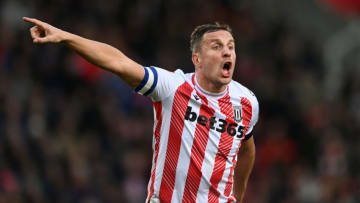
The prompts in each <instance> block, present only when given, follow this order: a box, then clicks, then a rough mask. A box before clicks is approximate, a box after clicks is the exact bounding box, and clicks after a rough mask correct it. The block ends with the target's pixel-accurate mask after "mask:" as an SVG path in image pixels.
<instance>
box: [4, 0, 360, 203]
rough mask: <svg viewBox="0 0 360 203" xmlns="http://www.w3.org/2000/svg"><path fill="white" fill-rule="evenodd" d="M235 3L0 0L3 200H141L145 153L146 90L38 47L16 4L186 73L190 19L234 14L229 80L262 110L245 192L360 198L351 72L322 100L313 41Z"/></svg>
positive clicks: (318, 202)
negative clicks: (136, 90) (250, 95)
mask: <svg viewBox="0 0 360 203" xmlns="http://www.w3.org/2000/svg"><path fill="white" fill-rule="evenodd" d="M236 2H237V1H230V0H224V1H215V0H213V1H205V0H197V1H190V0H186V1H173V0H170V1H165V0H152V1H145V0H135V1H115V2H111V3H108V2H107V3H104V2H103V1H97V0H90V1H89V0H87V1H85V0H75V1H67V0H61V1H60V0H50V1H41V0H36V1H32V2H31V3H30V2H28V1H23V0H5V1H2V2H0V11H1V21H0V25H1V26H0V40H1V41H0V141H1V142H0V202H7V203H12V202H14V203H20V202H26V203H28V202H29V203H42V202H54V203H64V202H66V203H69V202H74V203H115V202H129V203H138V202H144V200H145V195H146V189H147V181H148V179H149V175H150V167H151V160H152V154H151V146H152V129H153V126H152V119H153V118H152V116H153V114H152V108H151V106H152V104H151V101H149V100H148V99H147V98H145V97H142V96H139V95H136V94H135V93H134V92H133V91H132V90H131V89H130V88H128V86H127V85H126V84H125V83H123V82H122V81H121V80H120V79H118V78H117V77H116V76H114V75H112V74H110V73H107V72H105V71H102V70H99V69H96V68H94V67H93V65H91V64H89V63H87V62H85V61H84V60H83V59H82V58H80V57H79V56H77V55H76V54H75V53H72V52H70V51H69V50H68V49H66V48H65V47H64V48H61V47H60V48H59V47H54V46H52V45H45V46H44V45H37V46H34V45H33V44H32V43H31V39H30V38H29V37H28V30H27V28H28V26H27V25H26V24H24V23H22V21H21V18H20V17H21V16H23V15H32V16H34V17H37V18H40V19H44V20H46V21H48V22H50V23H52V24H54V25H57V26H59V27H61V28H63V29H66V30H69V31H72V32H75V33H77V34H80V35H83V36H85V37H89V38H92V39H96V40H100V41H103V42H106V43H109V44H111V45H114V46H115V47H117V48H120V49H121V50H123V51H124V53H126V54H127V55H128V56H129V57H130V58H133V59H134V60H136V61H139V62H140V63H142V64H143V65H156V66H161V67H163V68H166V69H168V70H170V71H173V70H175V69H177V68H182V69H184V70H185V71H187V72H189V71H192V70H193V66H192V63H191V59H190V57H191V56H190V51H189V35H190V32H191V30H192V29H193V28H194V26H196V25H198V24H202V23H208V22H211V21H221V22H226V23H228V24H230V26H231V27H232V28H233V30H234V33H235V40H236V43H237V49H238V52H237V53H238V55H237V69H236V72H235V75H234V79H236V80H238V81H239V82H241V83H243V84H244V85H245V86H247V87H250V89H252V90H253V91H254V92H255V93H256V95H257V96H258V99H259V101H260V109H261V114H260V120H259V124H258V125H257V127H256V129H255V141H256V144H257V159H256V164H255V168H254V171H253V173H252V175H251V178H250V181H249V186H248V191H247V193H246V197H245V198H246V202H251V203H266V202H269V203H274V202H279V203H281V202H283V203H296V202H299V203H330V202H331V203H340V202H341V203H353V202H360V173H359V171H360V165H359V164H358V163H359V162H360V150H359V149H360V148H359V147H358V146H359V144H360V138H359V137H358V136H357V135H358V134H360V128H359V125H358V124H359V121H360V113H359V110H358V106H359V105H358V104H359V102H360V99H359V98H360V96H359V91H358V90H359V88H360V86H359V80H358V77H357V76H358V74H354V75H351V74H350V75H347V76H343V77H344V78H343V81H346V82H344V83H345V84H344V85H343V86H342V89H341V90H342V93H341V95H340V96H339V97H336V98H335V99H332V100H328V99H327V97H326V95H325V93H326V92H324V90H323V86H322V85H321V84H323V83H324V82H325V80H326V77H325V76H324V75H325V73H324V72H325V69H326V67H324V65H323V63H322V59H321V58H320V57H319V56H321V55H322V53H321V52H320V50H321V48H320V47H317V43H315V42H314V41H313V39H310V38H305V37H304V36H300V35H299V33H297V32H296V31H294V30H292V29H290V28H289V27H288V26H287V25H286V22H285V21H284V22H276V23H274V24H272V25H264V24H262V22H261V21H259V20H258V19H257V18H256V11H254V10H251V9H249V8H248V7H242V6H241V5H242V3H236ZM139 126H141V127H139Z"/></svg>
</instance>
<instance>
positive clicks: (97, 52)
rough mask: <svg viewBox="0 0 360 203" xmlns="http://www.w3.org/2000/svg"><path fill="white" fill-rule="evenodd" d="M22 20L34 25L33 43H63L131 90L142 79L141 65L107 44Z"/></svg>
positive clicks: (27, 19)
mask: <svg viewBox="0 0 360 203" xmlns="http://www.w3.org/2000/svg"><path fill="white" fill-rule="evenodd" d="M23 19H24V20H25V21H27V22H30V23H33V24H35V26H34V27H32V28H31V29H30V32H31V36H32V38H33V41H34V43H64V44H65V45H66V46H68V47H69V48H71V49H72V50H74V51H75V52H77V53H78V54H79V55H81V56H82V57H83V58H85V59H86V60H87V61H89V62H90V63H92V64H94V65H96V66H98V67H100V68H102V69H105V70H108V71H111V72H113V73H114V74H116V75H118V76H120V77H121V78H122V79H123V80H124V81H125V82H126V83H127V84H128V85H129V86H130V87H132V88H133V87H136V86H137V85H138V84H139V83H140V82H141V80H142V79H143V77H144V70H143V68H142V67H141V65H139V64H138V63H136V62H135V61H133V60H131V59H130V58H128V57H127V56H125V54H123V53H122V52H121V51H120V50H118V49H116V48H114V47H112V46H110V45H108V44H105V43H101V42H97V41H94V40H90V39H86V38H83V37H81V36H78V35H75V34H72V33H69V32H66V31H63V30H60V29H58V28H56V27H53V26H51V25H49V24H47V23H44V22H42V21H40V20H37V19H34V18H26V17H24V18H23Z"/></svg>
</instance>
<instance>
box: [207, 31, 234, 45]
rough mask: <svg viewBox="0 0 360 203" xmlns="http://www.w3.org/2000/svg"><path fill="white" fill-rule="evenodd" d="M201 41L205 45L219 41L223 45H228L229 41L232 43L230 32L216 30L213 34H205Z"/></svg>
mask: <svg viewBox="0 0 360 203" xmlns="http://www.w3.org/2000/svg"><path fill="white" fill-rule="evenodd" d="M203 41H204V42H207V43H211V42H213V41H221V42H224V43H228V42H230V41H234V38H233V36H232V35H231V33H230V32H228V31H226V30H218V31H215V32H208V33H205V34H204V36H203Z"/></svg>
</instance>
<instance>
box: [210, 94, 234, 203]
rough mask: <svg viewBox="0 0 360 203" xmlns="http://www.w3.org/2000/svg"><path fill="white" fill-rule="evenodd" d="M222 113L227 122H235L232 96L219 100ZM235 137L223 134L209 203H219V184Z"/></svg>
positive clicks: (216, 158) (211, 180)
mask: <svg viewBox="0 0 360 203" xmlns="http://www.w3.org/2000/svg"><path fill="white" fill-rule="evenodd" d="M218 103H219V106H220V111H221V113H223V114H225V115H226V122H227V123H228V124H229V123H232V122H234V120H233V118H234V112H233V109H232V104H231V101H230V96H229V95H226V96H225V97H223V98H221V99H219V100H218ZM233 140H234V137H232V136H230V135H228V133H227V132H226V131H225V132H224V133H222V134H221V137H220V141H219V145H218V153H217V154H216V157H215V165H214V170H213V173H212V175H211V178H210V183H211V186H210V191H209V195H208V202H218V201H219V196H220V193H219V191H218V190H217V187H218V185H219V182H220V181H221V179H222V177H223V175H224V171H225V167H226V160H227V157H228V155H229V153H230V150H231V146H232V144H233Z"/></svg>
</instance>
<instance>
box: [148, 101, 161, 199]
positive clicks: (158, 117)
mask: <svg viewBox="0 0 360 203" xmlns="http://www.w3.org/2000/svg"><path fill="white" fill-rule="evenodd" d="M154 108H155V116H156V127H155V131H154V137H155V146H154V148H153V150H154V151H153V154H155V157H154V163H153V170H152V172H151V186H150V190H149V194H148V202H150V198H151V196H153V194H154V183H155V172H156V165H157V160H158V156H159V143H160V129H161V125H162V104H161V101H159V102H154Z"/></svg>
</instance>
